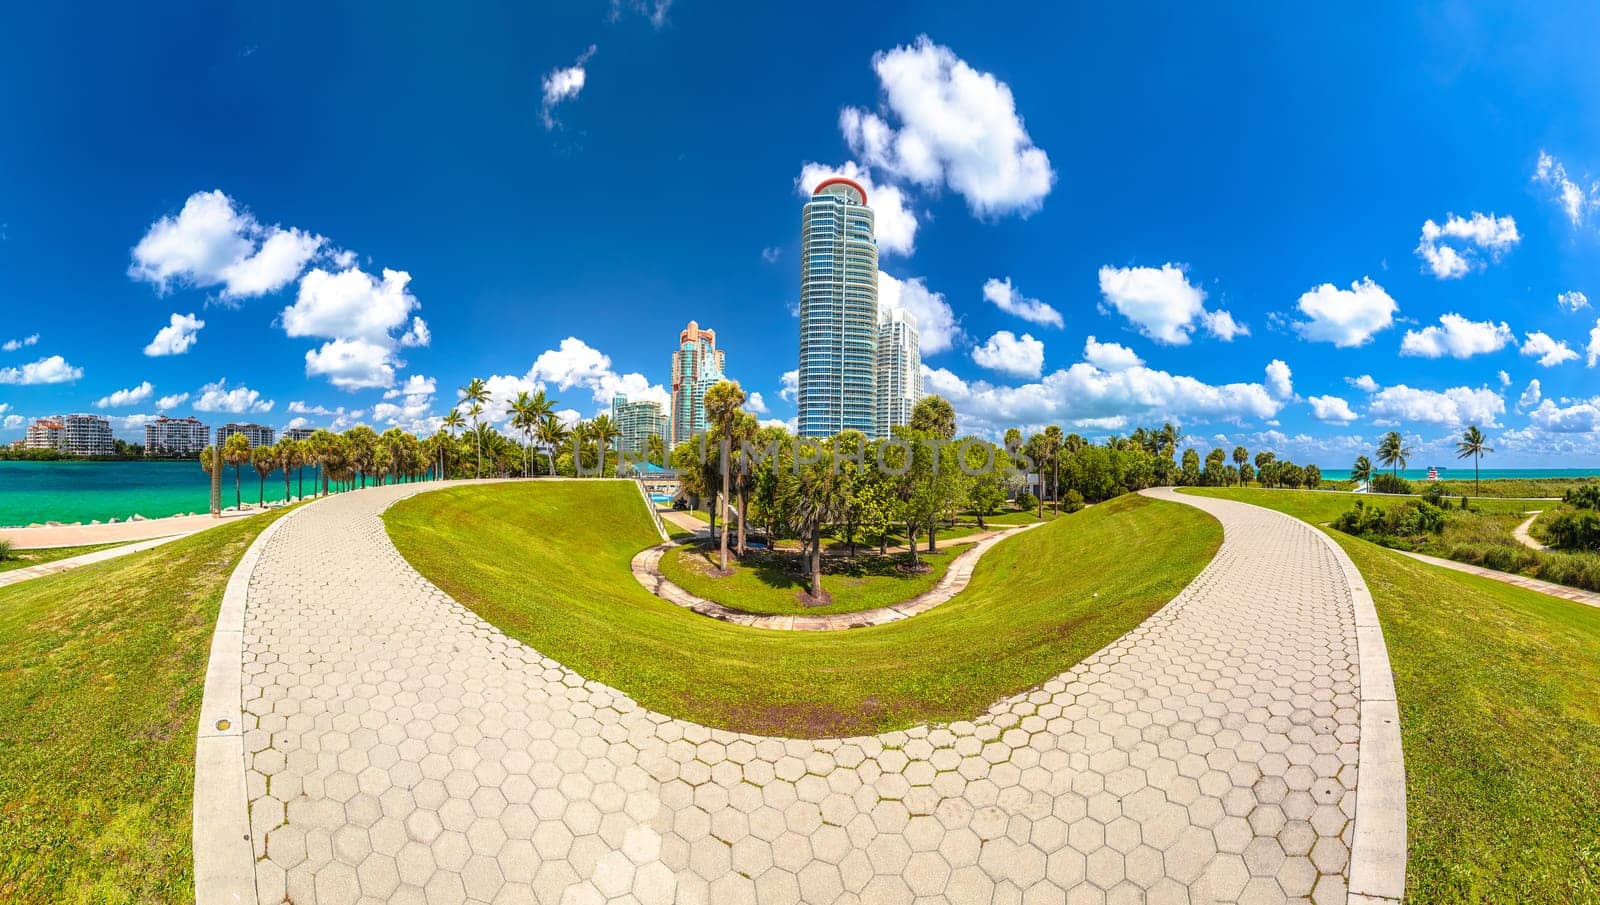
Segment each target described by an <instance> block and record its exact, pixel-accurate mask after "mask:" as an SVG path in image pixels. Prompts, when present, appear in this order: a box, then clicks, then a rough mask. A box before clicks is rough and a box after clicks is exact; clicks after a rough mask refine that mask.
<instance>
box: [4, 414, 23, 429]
mask: <svg viewBox="0 0 1600 905" xmlns="http://www.w3.org/2000/svg"><path fill="white" fill-rule="evenodd" d="M26 423H28V419H26V418H24V417H22V416H21V415H7V416H6V420H5V422H4V426H5V428H6V430H15V429H16V428H19V427H21V426H22V425H24V424H26Z"/></svg>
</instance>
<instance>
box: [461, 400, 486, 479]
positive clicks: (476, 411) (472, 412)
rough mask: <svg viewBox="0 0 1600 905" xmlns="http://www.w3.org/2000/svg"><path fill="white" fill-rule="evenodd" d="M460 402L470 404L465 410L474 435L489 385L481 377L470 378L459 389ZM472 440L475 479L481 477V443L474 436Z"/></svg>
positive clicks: (479, 439)
mask: <svg viewBox="0 0 1600 905" xmlns="http://www.w3.org/2000/svg"><path fill="white" fill-rule="evenodd" d="M461 401H462V402H470V403H472V404H471V406H469V407H468V408H467V414H468V415H469V416H471V418H472V429H473V431H474V433H475V434H476V432H477V430H478V416H479V415H482V414H483V407H484V405H485V404H487V403H488V401H489V385H488V384H486V383H484V382H483V378H482V377H474V378H472V379H471V380H469V381H467V385H466V386H464V387H462V388H461ZM473 439H474V440H475V441H477V442H478V447H477V448H478V472H477V475H476V477H480V478H481V477H483V443H482V441H481V437H478V436H474V438H473Z"/></svg>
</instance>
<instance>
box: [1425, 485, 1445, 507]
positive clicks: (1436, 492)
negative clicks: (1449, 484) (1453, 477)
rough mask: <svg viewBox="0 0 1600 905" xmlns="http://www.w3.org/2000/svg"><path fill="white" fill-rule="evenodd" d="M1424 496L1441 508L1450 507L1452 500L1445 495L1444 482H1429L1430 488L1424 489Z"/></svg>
mask: <svg viewBox="0 0 1600 905" xmlns="http://www.w3.org/2000/svg"><path fill="white" fill-rule="evenodd" d="M1422 498H1423V499H1424V500H1427V501H1428V502H1429V503H1432V504H1433V505H1435V506H1438V507H1439V508H1441V509H1449V508H1450V500H1449V499H1447V498H1446V497H1445V492H1444V486H1443V485H1442V484H1429V485H1428V489H1427V490H1424V491H1422Z"/></svg>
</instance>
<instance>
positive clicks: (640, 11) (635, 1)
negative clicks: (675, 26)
mask: <svg viewBox="0 0 1600 905" xmlns="http://www.w3.org/2000/svg"><path fill="white" fill-rule="evenodd" d="M671 8H672V0H652V2H647V0H611V11H610V12H609V13H608V14H607V16H606V18H607V19H609V20H611V21H612V22H615V21H617V20H618V19H620V18H622V14H623V13H632V14H634V15H638V16H643V17H645V18H646V19H649V20H650V24H651V25H653V26H655V27H656V28H660V27H661V26H663V25H666V24H667V10H669V9H671Z"/></svg>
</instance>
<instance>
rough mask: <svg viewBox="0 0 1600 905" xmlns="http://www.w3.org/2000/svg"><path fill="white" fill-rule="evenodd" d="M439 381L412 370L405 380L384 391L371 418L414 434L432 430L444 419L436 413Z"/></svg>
mask: <svg viewBox="0 0 1600 905" xmlns="http://www.w3.org/2000/svg"><path fill="white" fill-rule="evenodd" d="M437 390H438V387H437V384H435V383H434V380H433V378H432V377H424V376H422V375H420V374H412V375H411V376H410V377H408V378H406V381H405V383H403V384H401V385H400V386H398V387H395V388H394V389H392V390H389V391H388V392H386V393H384V394H383V398H384V399H385V400H398V401H397V402H391V401H385V402H380V403H378V404H377V405H374V406H373V407H372V418H373V420H374V421H378V422H381V423H383V424H390V425H394V426H395V427H398V428H400V429H402V430H406V431H410V432H411V433H414V434H430V433H433V432H434V431H436V430H438V429H439V423H440V422H441V421H442V420H443V419H441V418H439V417H438V416H436V415H434V414H433V396H434V393H435V392H437Z"/></svg>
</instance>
